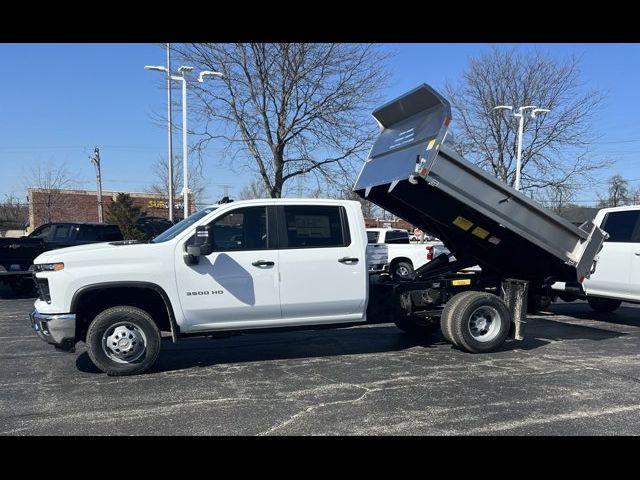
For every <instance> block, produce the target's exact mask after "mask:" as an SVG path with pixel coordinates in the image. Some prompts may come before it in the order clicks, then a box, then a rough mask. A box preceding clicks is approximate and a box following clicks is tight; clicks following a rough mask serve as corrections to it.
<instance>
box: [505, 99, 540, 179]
mask: <svg viewBox="0 0 640 480" xmlns="http://www.w3.org/2000/svg"><path fill="white" fill-rule="evenodd" d="M494 110H510V111H512V112H513V105H498V106H497V107H494ZM525 110H533V111H532V112H531V118H536V113H538V112H550V111H551V110H549V109H547V108H538V107H536V106H535V105H526V106H524V107H519V108H518V113H514V114H513V116H514V117H516V118H517V119H518V138H517V152H516V180H515V182H514V188H515V189H516V190H518V191H519V190H520V176H521V170H522V136H523V134H524V111H525Z"/></svg>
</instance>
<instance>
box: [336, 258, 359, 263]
mask: <svg viewBox="0 0 640 480" xmlns="http://www.w3.org/2000/svg"><path fill="white" fill-rule="evenodd" d="M338 261H339V262H340V263H358V259H357V258H355V257H342V258H339V259H338Z"/></svg>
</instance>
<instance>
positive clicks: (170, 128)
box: [167, 43, 173, 222]
mask: <svg viewBox="0 0 640 480" xmlns="http://www.w3.org/2000/svg"><path fill="white" fill-rule="evenodd" d="M167 117H168V124H169V125H168V149H169V152H168V157H169V166H168V170H169V221H170V222H173V124H172V122H171V48H170V44H169V43H167Z"/></svg>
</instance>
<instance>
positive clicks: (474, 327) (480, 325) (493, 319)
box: [468, 306, 502, 342]
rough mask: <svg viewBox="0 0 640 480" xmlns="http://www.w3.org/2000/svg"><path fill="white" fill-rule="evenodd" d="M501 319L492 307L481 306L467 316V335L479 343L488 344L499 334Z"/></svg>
mask: <svg viewBox="0 0 640 480" xmlns="http://www.w3.org/2000/svg"><path fill="white" fill-rule="evenodd" d="M501 326H502V317H501V316H500V313H498V310H496V309H495V308H493V307H489V306H483V307H478V308H476V309H475V310H474V311H473V313H472V314H471V315H470V316H469V322H468V328H469V333H470V334H471V336H472V337H473V338H474V340H477V341H479V342H490V341H491V340H493V339H495V338H496V337H497V336H498V334H499V333H500V327H501Z"/></svg>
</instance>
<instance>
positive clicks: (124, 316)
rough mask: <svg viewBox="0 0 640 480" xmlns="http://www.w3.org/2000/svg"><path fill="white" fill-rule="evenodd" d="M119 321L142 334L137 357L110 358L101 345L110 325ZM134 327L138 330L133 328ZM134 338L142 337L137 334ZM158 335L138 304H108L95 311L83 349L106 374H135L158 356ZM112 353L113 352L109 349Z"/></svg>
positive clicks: (151, 320) (151, 321)
mask: <svg viewBox="0 0 640 480" xmlns="http://www.w3.org/2000/svg"><path fill="white" fill-rule="evenodd" d="M119 324H124V325H128V326H127V327H126V328H130V327H133V328H132V329H133V330H134V331H138V332H139V331H141V332H142V333H143V334H144V339H145V340H146V341H145V346H144V347H145V348H144V351H143V352H142V354H141V356H140V357H139V358H135V359H133V361H128V360H126V359H122V360H121V361H122V362H123V363H121V362H118V361H116V360H113V359H112V358H110V357H109V356H108V355H107V353H106V352H105V350H104V348H103V337H104V336H105V335H107V334H109V331H110V329H111V328H112V327H113V326H118V325H119ZM136 329H138V330H136ZM134 338H142V337H141V336H140V335H138V337H134ZM160 341H161V335H160V330H158V326H157V325H156V323H155V322H154V321H153V318H152V317H151V315H149V314H148V313H147V312H145V311H144V310H142V309H140V308H136V307H130V306H118V307H111V308H108V309H107V310H104V311H102V312H101V313H99V314H98V315H97V316H96V318H94V319H93V321H92V322H91V325H89V329H88V331H87V353H88V354H89V357H90V358H91V361H93V363H94V364H95V366H96V367H98V368H99V369H100V370H102V371H103V372H105V373H106V374H107V375H112V376H119V375H136V374H139V373H144V372H146V371H147V370H149V369H150V368H151V367H152V366H153V365H154V364H155V363H156V360H157V359H158V355H159V353H160ZM111 354H112V356H115V352H113V351H111Z"/></svg>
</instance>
